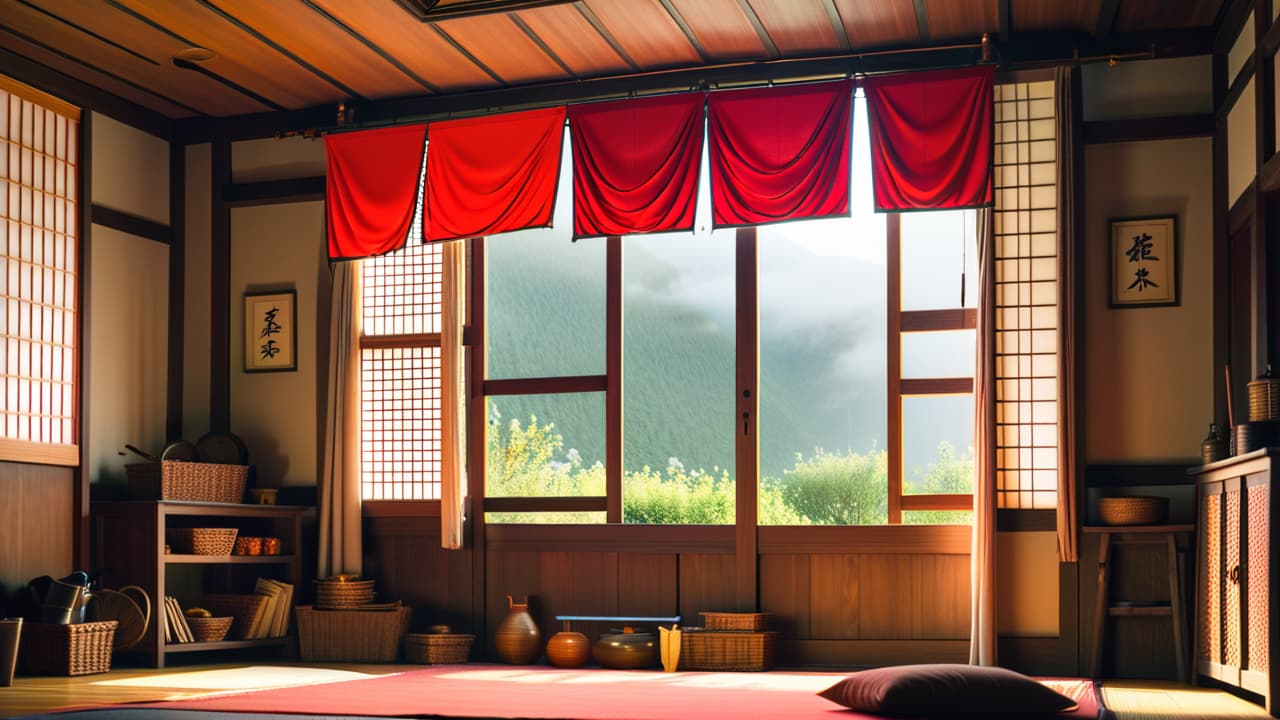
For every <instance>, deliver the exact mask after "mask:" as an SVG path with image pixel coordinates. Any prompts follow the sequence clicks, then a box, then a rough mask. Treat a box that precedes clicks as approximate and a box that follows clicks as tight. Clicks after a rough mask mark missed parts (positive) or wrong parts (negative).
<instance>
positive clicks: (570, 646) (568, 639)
mask: <svg viewBox="0 0 1280 720" xmlns="http://www.w3.org/2000/svg"><path fill="white" fill-rule="evenodd" d="M590 659H591V641H590V640H588V639H587V636H586V635H583V634H582V633H580V632H574V631H573V630H565V631H563V632H558V633H556V634H555V635H552V636H551V639H550V640H548V641H547V662H549V663H551V664H552V665H554V666H556V667H558V668H576V667H582V666H583V665H586V664H587V661H588V660H590Z"/></svg>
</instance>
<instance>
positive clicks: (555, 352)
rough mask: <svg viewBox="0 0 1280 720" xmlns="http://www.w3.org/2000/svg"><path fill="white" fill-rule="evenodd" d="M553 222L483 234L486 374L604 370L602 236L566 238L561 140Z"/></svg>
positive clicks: (568, 220) (569, 226)
mask: <svg viewBox="0 0 1280 720" xmlns="http://www.w3.org/2000/svg"><path fill="white" fill-rule="evenodd" d="M561 162H562V165H561V171H560V185H559V188H558V190H557V194H556V210H555V220H554V225H555V227H553V228H538V229H534V230H521V231H519V232H513V233H505V234H502V235H495V236H493V237H488V238H485V241H484V252H485V268H486V275H485V295H486V299H485V302H486V305H485V308H486V311H487V313H486V315H485V324H486V334H487V336H488V338H487V339H488V358H487V359H488V363H489V369H488V374H487V377H489V378H522V377H557V376H564V375H602V374H604V371H605V368H604V351H605V240H604V238H592V239H587V240H580V241H578V242H573V241H572V235H573V207H572V199H571V195H572V194H571V188H572V182H573V168H572V162H570V158H569V142H568V140H567V139H566V140H565V143H564V156H563V158H562V160H561Z"/></svg>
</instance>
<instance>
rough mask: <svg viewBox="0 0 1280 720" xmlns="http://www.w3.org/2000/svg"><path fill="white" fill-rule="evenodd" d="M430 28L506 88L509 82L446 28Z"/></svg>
mask: <svg viewBox="0 0 1280 720" xmlns="http://www.w3.org/2000/svg"><path fill="white" fill-rule="evenodd" d="M429 27H430V28H431V29H432V30H434V31H435V33H436V35H438V36H439V37H441V38H442V39H443V40H444V41H445V42H447V43H449V46H450V47H452V48H453V49H454V50H455V51H457V52H458V54H460V55H462V56H463V57H465V58H466V59H467V61H468V62H470V63H471V64H472V65H475V66H476V67H478V68H480V69H481V70H483V71H484V74H486V75H488V76H489V77H490V78H491V79H492V80H493V81H494V82H496V83H497V84H498V85H501V86H503V87H506V85H507V81H506V80H503V79H502V76H501V75H499V74H498V73H496V72H494V71H493V69H492V68H490V67H489V66H488V65H486V64H484V62H482V61H481V60H480V58H478V57H476V56H475V55H472V54H471V51H469V50H467V49H466V48H465V47H463V46H462V45H461V44H460V43H459V42H458V41H457V40H454V39H453V36H452V35H450V34H449V33H448V32H446V31H445V29H444V28H442V27H440V25H438V24H437V23H430V24H429Z"/></svg>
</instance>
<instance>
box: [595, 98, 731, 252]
mask: <svg viewBox="0 0 1280 720" xmlns="http://www.w3.org/2000/svg"><path fill="white" fill-rule="evenodd" d="M705 101H706V93H686V94H683V95H666V96H661V97H653V98H642V99H638V100H615V101H611V102H601V103H590V104H586V105H573V106H571V107H570V108H569V127H570V133H569V140H570V142H571V144H572V146H573V235H574V237H591V236H598V235H626V234H629V233H649V232H663V231H674V230H692V229H693V211H694V208H695V207H696V206H697V204H698V163H699V162H700V161H701V159H702V117H703V112H702V108H703V103H704V102H705Z"/></svg>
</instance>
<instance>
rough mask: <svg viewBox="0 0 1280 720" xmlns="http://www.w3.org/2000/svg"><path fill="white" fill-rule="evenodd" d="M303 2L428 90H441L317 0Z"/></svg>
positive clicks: (436, 91)
mask: <svg viewBox="0 0 1280 720" xmlns="http://www.w3.org/2000/svg"><path fill="white" fill-rule="evenodd" d="M302 4H303V5H306V6H307V7H308V8H309V9H310V10H311V12H313V13H315V14H316V15H319V16H320V17H322V18H324V19H325V20H327V21H329V23H330V24H332V25H333V26H334V27H336V28H338V29H339V30H341V31H342V32H344V33H346V34H347V35H349V36H351V38H352V39H353V40H355V41H356V42H358V43H360V44H361V45H364V46H365V47H367V48H369V50H371V51H372V52H373V53H374V54H376V55H377V56H378V57H380V58H382V59H383V60H385V61H386V62H387V63H389V64H390V65H392V66H394V67H395V69H397V70H399V71H400V72H402V73H404V74H405V75H406V76H408V77H410V78H412V79H413V81H414V82H416V83H418V84H419V85H421V86H422V87H423V88H425V89H426V90H428V91H430V92H433V93H438V92H440V91H441V89H440V87H439V86H437V85H434V84H432V83H431V82H430V81H428V80H427V79H426V78H423V77H422V76H421V75H419V74H418V73H416V72H414V71H413V70H412V69H411V68H410V67H408V66H407V65H405V64H404V63H402V62H400V61H399V60H398V59H396V57H395V56H394V55H392V54H391V53H389V52H387V51H386V49H384V48H383V47H382V46H381V45H378V44H377V43H374V42H371V41H370V40H369V39H368V38H366V37H365V36H364V35H361V34H360V33H358V32H356V30H355V28H353V27H351V26H349V25H347V24H346V23H344V22H342V21H341V20H339V19H338V18H336V17H334V16H333V15H331V14H330V13H329V11H327V10H325V9H324V8H322V7H320V6H319V5H316V4H315V2H313V0H302Z"/></svg>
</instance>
